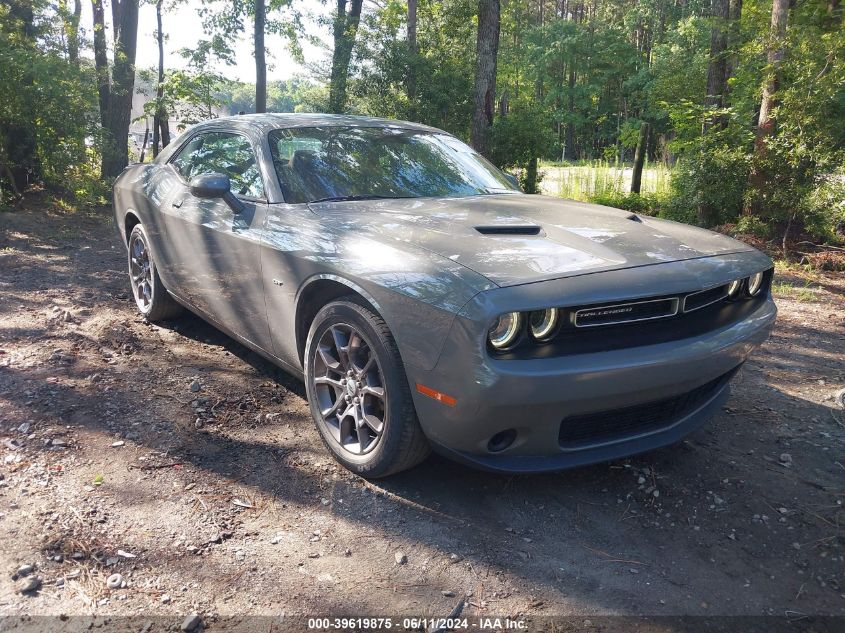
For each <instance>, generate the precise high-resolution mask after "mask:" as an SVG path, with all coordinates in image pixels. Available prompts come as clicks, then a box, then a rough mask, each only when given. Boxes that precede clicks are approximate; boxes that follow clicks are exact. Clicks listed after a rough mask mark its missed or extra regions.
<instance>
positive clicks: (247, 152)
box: [172, 132, 264, 198]
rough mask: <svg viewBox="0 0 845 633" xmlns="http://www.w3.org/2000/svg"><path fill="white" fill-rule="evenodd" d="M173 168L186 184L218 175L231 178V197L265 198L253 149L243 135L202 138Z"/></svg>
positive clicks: (191, 144)
mask: <svg viewBox="0 0 845 633" xmlns="http://www.w3.org/2000/svg"><path fill="white" fill-rule="evenodd" d="M172 164H173V166H174V167H175V168H176V169H177V170H178V171H179V173H180V174H182V178H184V179H185V181H187V182H191V178H193V177H194V176H198V175H200V174H210V173H213V172H217V173H220V174H226V175H227V176H229V180H231V181H232V193H234V194H237V195H241V196H248V197H250V198H263V197H264V186H263V184H262V182H261V174H260V173H259V171H258V165H256V162H255V154H254V153H253V151H252V146H251V145H250V143H249V141H248V140H247V139H246V138H245V137H243V136H241V135H240V134H231V133H228V132H209V133H208V134H199V135H198V136H195V137H194V138H193V139H191V140H190V141H189V142H188V144H187V145H186V146H185V147H184V148H183V149H182V151H180V152H179V154H178V155H177V156H176V158H174V159H173V163H172Z"/></svg>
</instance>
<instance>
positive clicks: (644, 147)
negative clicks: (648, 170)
mask: <svg viewBox="0 0 845 633" xmlns="http://www.w3.org/2000/svg"><path fill="white" fill-rule="evenodd" d="M650 132H651V126H650V125H649V124H648V123H645V122H643V124H642V125H641V126H640V138H639V140H638V141H637V149H636V151H635V152H634V171H633V173H632V174H631V193H640V189H641V187H642V182H643V165H645V157H646V154H647V153H648V136H649V133H650Z"/></svg>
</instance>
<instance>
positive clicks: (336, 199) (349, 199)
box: [308, 194, 415, 204]
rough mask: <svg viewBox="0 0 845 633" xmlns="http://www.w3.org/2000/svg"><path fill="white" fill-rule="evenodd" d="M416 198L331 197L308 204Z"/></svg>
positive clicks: (375, 196) (372, 195) (374, 196)
mask: <svg viewBox="0 0 845 633" xmlns="http://www.w3.org/2000/svg"><path fill="white" fill-rule="evenodd" d="M413 197H415V196H377V195H374V194H368V195H361V196H329V197H327V198H318V199H317V200H311V201H310V202H309V203H308V204H316V203H318V202H352V201H355V200H393V199H394V198H413Z"/></svg>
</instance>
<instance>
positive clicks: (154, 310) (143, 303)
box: [127, 224, 183, 323]
mask: <svg viewBox="0 0 845 633" xmlns="http://www.w3.org/2000/svg"><path fill="white" fill-rule="evenodd" d="M127 250H128V257H127V268H128V269H129V283H130V286H131V287H132V296H133V298H134V299H135V306H136V307H137V308H138V312H140V313H141V315H142V316H143V317H144V318H146V319H147V320H148V321H151V322H153V323H156V322H158V321H166V320H168V319H172V318H174V317H177V316H179V315H180V314H181V313H182V310H183V308H182V306H180V305H179V304H178V303H176V300H175V299H173V297H171V296H170V294H169V293H168V292H167V289H166V288H165V287H164V284H163V283H161V278H160V277H159V276H158V270H157V269H156V265H155V258H154V257H153V253H152V250H151V249H150V240H149V238H148V237H147V233H146V231H144V227H143V226H142V225H141V224H136V225H135V226H134V227H133V228H132V232H131V233H130V234H129V243H128V249H127Z"/></svg>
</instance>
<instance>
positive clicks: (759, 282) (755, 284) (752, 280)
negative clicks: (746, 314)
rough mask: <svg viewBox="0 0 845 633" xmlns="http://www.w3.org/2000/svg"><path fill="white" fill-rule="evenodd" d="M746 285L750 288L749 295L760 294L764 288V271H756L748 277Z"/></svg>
mask: <svg viewBox="0 0 845 633" xmlns="http://www.w3.org/2000/svg"><path fill="white" fill-rule="evenodd" d="M746 287H747V288H748V296H749V297H756V296H757V295H758V294H760V290H761V289H762V288H763V273H754V274H753V275H751V276H750V277H749V278H748V282H747V284H746Z"/></svg>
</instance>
